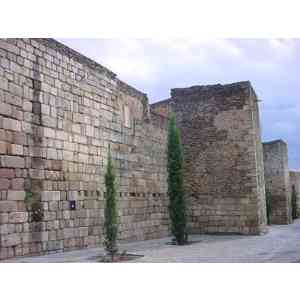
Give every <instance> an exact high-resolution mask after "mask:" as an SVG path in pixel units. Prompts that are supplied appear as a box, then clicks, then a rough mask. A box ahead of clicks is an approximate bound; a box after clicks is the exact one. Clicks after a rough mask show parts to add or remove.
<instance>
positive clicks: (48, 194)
mask: <svg viewBox="0 0 300 300" xmlns="http://www.w3.org/2000/svg"><path fill="white" fill-rule="evenodd" d="M42 201H60V191H43V192H42Z"/></svg>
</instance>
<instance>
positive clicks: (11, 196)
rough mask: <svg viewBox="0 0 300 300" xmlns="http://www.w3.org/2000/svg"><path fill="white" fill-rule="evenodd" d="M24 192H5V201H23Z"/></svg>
mask: <svg viewBox="0 0 300 300" xmlns="http://www.w3.org/2000/svg"><path fill="white" fill-rule="evenodd" d="M24 199H25V191H7V200H24Z"/></svg>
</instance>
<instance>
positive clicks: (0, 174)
mask: <svg viewBox="0 0 300 300" xmlns="http://www.w3.org/2000/svg"><path fill="white" fill-rule="evenodd" d="M15 176H16V175H15V170H14V169H6V168H0V178H14V177H15Z"/></svg>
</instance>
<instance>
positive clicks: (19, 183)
mask: <svg viewBox="0 0 300 300" xmlns="http://www.w3.org/2000/svg"><path fill="white" fill-rule="evenodd" d="M11 188H12V189H13V190H17V191H18V190H24V178H14V179H12V181H11Z"/></svg>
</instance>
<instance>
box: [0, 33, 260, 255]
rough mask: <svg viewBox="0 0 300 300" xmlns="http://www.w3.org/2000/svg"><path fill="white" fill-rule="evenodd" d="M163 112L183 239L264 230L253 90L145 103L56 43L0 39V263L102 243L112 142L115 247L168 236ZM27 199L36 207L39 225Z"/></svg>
mask: <svg viewBox="0 0 300 300" xmlns="http://www.w3.org/2000/svg"><path fill="white" fill-rule="evenodd" d="M171 111H174V112H175V113H176V115H177V119H178V125H179V127H180V128H181V133H182V141H183V146H184V151H185V153H184V154H185V166H184V167H185V189H186V194H187V200H188V221H189V230H190V232H195V233H200V232H222V233H229V232H235V233H243V234H259V233H261V232H263V231H264V230H265V224H266V208H265V192H264V172H263V152H262V144H261V139H260V125H259V115H258V105H257V98H256V95H255V93H254V90H253V89H252V87H251V85H250V83H249V82H241V83H235V84H230V85H224V86H222V85H214V86H195V87H191V88H187V89H173V90H172V91H171V99H168V100H166V101H162V102H159V103H157V104H153V105H149V103H148V99H147V96H146V95H145V94H144V93H141V92H140V91H138V90H136V89H134V88H133V87H131V86H129V85H127V84H126V83H124V82H122V81H121V80H119V79H118V78H117V76H116V75H115V74H114V73H113V72H111V71H110V70H108V69H106V68H105V67H103V66H101V65H99V64H97V63H95V62H94V61H92V60H90V59H88V58H87V57H84V56H83V55H81V54H79V53H77V52H76V51H74V50H72V49H70V48H68V47H66V46H64V45H62V44H60V43H58V42H56V41H55V40H53V39H0V259H5V258H10V257H14V256H21V255H27V254H40V253H48V252H53V251H54V252H55V251H63V250H70V249H76V248H84V247H92V246H96V245H99V243H100V242H101V240H102V238H103V234H102V230H103V221H104V193H105V190H104V173H105V165H106V160H107V149H108V145H109V144H111V147H112V154H113V159H114V163H115V167H116V171H117V172H116V173H117V175H118V190H119V215H120V230H119V231H120V239H121V240H144V239H152V238H159V237H165V236H167V235H168V234H169V220H168V213H167V205H168V197H167V173H166V145H167V122H168V118H167V117H168V115H169V113H170V112H171ZM28 199H29V200H30V201H29V200H28ZM31 201H34V203H38V204H41V206H42V209H41V211H42V212H43V217H42V218H41V220H40V221H34V220H33V215H32V214H33V209H32V206H30V205H29V204H30V203H32V202H31ZM74 205H75V207H74ZM74 208H75V209H74Z"/></svg>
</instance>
